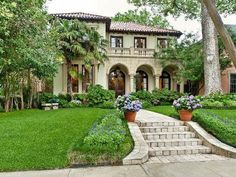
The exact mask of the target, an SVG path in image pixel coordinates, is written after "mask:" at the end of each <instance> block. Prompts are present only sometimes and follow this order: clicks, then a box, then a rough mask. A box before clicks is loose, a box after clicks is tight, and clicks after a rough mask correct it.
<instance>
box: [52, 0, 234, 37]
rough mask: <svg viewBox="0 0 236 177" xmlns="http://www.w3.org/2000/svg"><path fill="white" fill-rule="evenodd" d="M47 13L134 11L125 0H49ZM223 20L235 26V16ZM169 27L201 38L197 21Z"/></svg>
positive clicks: (178, 21)
mask: <svg viewBox="0 0 236 177" xmlns="http://www.w3.org/2000/svg"><path fill="white" fill-rule="evenodd" d="M47 8H48V12H49V13H60V12H87V13H92V14H98V15H104V16H109V17H112V16H114V15H115V14H116V13H118V12H125V11H128V10H130V9H135V7H134V6H133V5H131V4H128V3H127V0H50V1H48V3H47ZM222 18H223V21H224V23H225V24H236V14H235V15H231V16H229V17H227V18H224V17H222ZM167 19H168V21H169V22H170V24H171V26H173V27H174V29H176V30H180V31H182V32H184V33H190V32H191V33H195V34H196V33H197V34H198V35H199V36H201V23H200V22H199V21H197V20H187V21H186V20H185V18H184V17H183V16H182V17H180V18H178V19H174V18H172V17H168V18H167Z"/></svg>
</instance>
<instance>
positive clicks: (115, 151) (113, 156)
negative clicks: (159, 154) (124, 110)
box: [70, 111, 133, 166]
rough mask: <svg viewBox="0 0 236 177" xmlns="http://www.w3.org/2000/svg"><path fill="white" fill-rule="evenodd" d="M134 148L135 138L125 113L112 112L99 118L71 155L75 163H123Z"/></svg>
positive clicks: (72, 161) (71, 159)
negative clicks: (133, 138)
mask: <svg viewBox="0 0 236 177" xmlns="http://www.w3.org/2000/svg"><path fill="white" fill-rule="evenodd" d="M132 149H133V140H132V137H131V135H130V132H129V129H128V127H127V123H126V121H125V120H124V119H123V114H121V113H120V112H117V111H116V112H112V113H110V114H107V115H106V116H104V117H103V118H102V119H101V120H98V121H97V122H96V123H95V124H94V125H93V127H92V128H91V130H90V131H89V133H88V134H87V136H86V137H85V138H84V140H83V142H81V141H80V142H78V143H76V144H75V146H74V148H73V152H72V153H71V155H70V161H71V163H72V164H75V165H79V166H81V165H104V164H109V165H110V164H122V159H123V158H124V157H125V156H126V155H127V154H128V153H129V152H130V151H131V150H132Z"/></svg>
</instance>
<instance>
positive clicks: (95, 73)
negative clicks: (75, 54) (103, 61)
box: [94, 64, 98, 85]
mask: <svg viewBox="0 0 236 177" xmlns="http://www.w3.org/2000/svg"><path fill="white" fill-rule="evenodd" d="M96 84H98V65H97V64H95V65H94V85H96Z"/></svg>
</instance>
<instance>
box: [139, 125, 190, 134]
mask: <svg viewBox="0 0 236 177" xmlns="http://www.w3.org/2000/svg"><path fill="white" fill-rule="evenodd" d="M140 130H141V132H142V133H158V132H185V131H189V127H187V126H183V125H178V126H175V125H173V126H155V127H140Z"/></svg>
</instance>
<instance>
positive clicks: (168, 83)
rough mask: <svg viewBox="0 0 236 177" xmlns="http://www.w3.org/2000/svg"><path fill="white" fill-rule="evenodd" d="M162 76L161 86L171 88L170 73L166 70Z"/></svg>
mask: <svg viewBox="0 0 236 177" xmlns="http://www.w3.org/2000/svg"><path fill="white" fill-rule="evenodd" d="M160 78H161V79H160V82H161V83H160V86H161V88H163V89H168V90H171V80H170V74H169V73H168V72H166V71H163V72H162V75H161V77H160Z"/></svg>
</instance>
